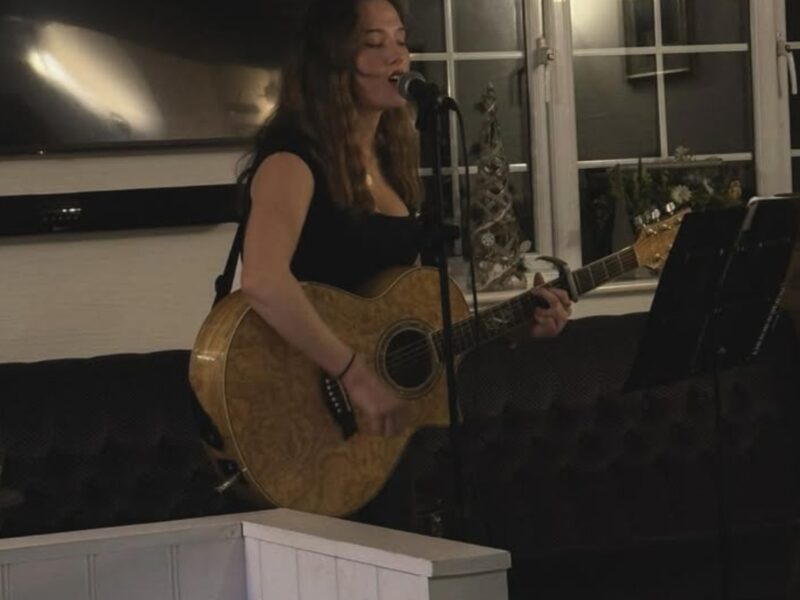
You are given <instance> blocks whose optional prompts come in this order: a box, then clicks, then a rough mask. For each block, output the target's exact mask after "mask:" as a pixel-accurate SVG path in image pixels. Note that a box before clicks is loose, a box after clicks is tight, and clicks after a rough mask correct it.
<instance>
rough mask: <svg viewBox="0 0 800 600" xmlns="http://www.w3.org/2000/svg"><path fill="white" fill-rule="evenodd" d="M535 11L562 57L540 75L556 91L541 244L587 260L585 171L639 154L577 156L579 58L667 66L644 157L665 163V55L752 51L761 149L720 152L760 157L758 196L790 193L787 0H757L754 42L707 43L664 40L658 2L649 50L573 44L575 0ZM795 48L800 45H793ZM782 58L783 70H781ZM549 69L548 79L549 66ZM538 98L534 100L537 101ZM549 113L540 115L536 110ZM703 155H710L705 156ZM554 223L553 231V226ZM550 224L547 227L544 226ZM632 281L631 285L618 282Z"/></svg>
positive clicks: (530, 3) (540, 195)
mask: <svg viewBox="0 0 800 600" xmlns="http://www.w3.org/2000/svg"><path fill="white" fill-rule="evenodd" d="M525 1H526V6H527V7H528V8H529V11H528V12H529V14H532V15H534V16H535V15H537V14H540V15H542V18H541V22H539V21H536V20H535V19H534V20H533V21H531V20H529V26H530V28H531V30H532V32H533V34H534V35H536V36H538V35H540V33H541V35H542V36H544V37H546V39H547V42H548V44H549V46H550V47H551V48H552V49H553V51H554V60H552V61H550V62H548V64H547V66H546V67H543V68H537V73H536V74H535V75H534V77H537V76H538V79H535V80H534V83H536V86H534V85H531V86H530V89H531V90H536V89H537V86H538V87H540V88H543V89H546V90H547V93H548V98H547V99H548V109H547V119H548V130H549V154H548V157H547V159H546V160H543V159H542V158H541V153H542V150H541V146H540V145H536V144H534V146H533V148H532V149H531V155H532V156H533V157H534V158H535V159H536V158H538V162H540V163H541V164H536V165H534V169H535V171H536V173H537V174H538V173H539V171H540V168H545V167H547V165H552V166H550V167H549V170H548V172H549V176H550V182H549V183H550V188H549V190H548V189H546V187H545V185H544V182H545V181H547V177H546V175H545V174H543V175H541V178H540V181H539V183H540V185H539V186H537V187H536V188H534V189H536V191H537V194H536V196H535V199H534V201H535V202H536V203H537V206H536V209H535V211H536V212H535V214H536V215H537V221H538V222H537V229H536V231H537V239H541V240H543V241H548V240H552V243H550V244H547V243H543V244H542V245H541V246H540V247H539V248H538V250H539V251H544V252H548V251H550V250H551V249H552V251H554V252H555V253H556V254H557V255H560V256H562V257H564V258H565V259H567V260H568V261H569V262H570V264H572V265H579V264H581V242H580V212H579V204H580V203H579V200H578V199H579V190H578V172H579V170H580V169H587V168H598V167H610V166H613V165H616V164H635V163H636V162H637V159H635V158H634V159H631V158H620V159H619V160H594V161H579V160H578V156H577V128H576V121H577V114H576V110H575V99H574V75H573V65H572V60H573V56H581V55H583V56H589V55H602V56H612V55H625V54H648V55H653V54H654V55H655V56H656V61H657V63H656V66H657V70H658V71H659V75H658V78H657V94H658V106H659V132H660V140H661V141H660V154H661V156H659V157H654V158H649V159H643V162H645V163H648V162H659V161H662V160H664V159H665V158H668V157H669V155H670V154H669V147H668V146H669V140H668V138H667V123H666V110H665V107H666V93H665V83H664V75H663V74H662V73H660V72H661V71H663V57H664V55H665V54H677V53H681V54H683V53H687V52H688V53H703V52H714V53H719V52H743V51H748V50H749V51H750V52H751V66H752V77H753V79H752V85H753V113H754V114H753V119H754V123H753V125H754V129H753V131H754V133H753V136H754V152H753V153H750V152H743V153H729V154H715V155H714V156H715V157H717V158H722V159H723V161H726V162H729V161H733V162H739V161H750V160H753V161H754V163H755V164H754V167H755V173H756V186H757V193H758V194H762V195H763V194H773V193H779V192H788V191H791V189H792V181H791V157H798V156H800V150H797V149H794V150H793V149H792V148H791V143H790V129H789V103H788V95H787V94H786V90H787V89H788V88H787V85H788V83H787V80H788V78H787V74H786V73H787V69H786V68H785V66H784V65H781V63H780V62H779V61H780V60H784V61H785V59H779V57H778V52H777V47H778V46H777V36H778V34H780V33H782V34H783V38H784V39H785V35H786V24H785V21H786V15H785V0H750V1H749V11H750V23H751V27H750V28H751V32H750V33H751V39H750V41H749V42H748V43H738V44H706V45H692V46H663V45H662V39H661V4H660V2H659V0H653V3H654V17H655V25H656V39H655V45H654V46H651V47H646V48H636V49H630V48H628V49H626V48H608V49H591V50H577V51H574V50H573V48H572V27H571V16H570V15H571V12H570V10H571V7H570V0H525ZM790 47H792V48H798V47H800V43H798V42H795V43H792V44H790ZM776 64H777V65H778V68H776ZM543 70H545V71H547V72H548V73H547V76H546V77H547V78H549V82H550V83H549V90H548V89H547V88H548V83H547V79H546V78H545V75H543V74H542V73H541V71H543ZM532 104H533V102H532ZM534 114H535V115H538V116H539V118H541V116H540V114H539V113H536V112H534ZM541 123H542V121H540V120H534V121H532V128H533V129H534V131H538V130H540V129H541V125H540V124H541ZM697 158H708V156H705V155H698V156H697ZM550 227H552V236H551V237H548V232H547V229H548V228H550ZM540 229H542V230H543V231H540ZM618 285H625V284H618ZM630 285H632V286H641V282H636V283H631V284H630Z"/></svg>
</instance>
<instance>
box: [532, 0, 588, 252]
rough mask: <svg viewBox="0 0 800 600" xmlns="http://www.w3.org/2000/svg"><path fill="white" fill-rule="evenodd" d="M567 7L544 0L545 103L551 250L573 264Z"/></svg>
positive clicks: (573, 125) (575, 199)
mask: <svg viewBox="0 0 800 600" xmlns="http://www.w3.org/2000/svg"><path fill="white" fill-rule="evenodd" d="M570 11H571V8H570V2H569V1H568V0H566V1H562V0H559V1H555V0H543V11H542V13H543V16H544V19H543V21H544V27H545V33H546V36H547V39H548V41H549V43H550V46H551V47H552V48H553V51H554V55H555V60H554V61H553V62H552V64H551V66H550V67H549V68H550V69H551V73H550V99H549V100H550V101H549V104H548V132H549V139H550V180H551V186H550V188H551V198H552V202H551V203H550V205H551V207H552V235H553V253H554V254H555V255H556V256H558V257H560V258H562V259H564V260H566V261H567V262H568V263H569V264H571V265H573V266H576V265H580V264H581V263H582V255H581V222H580V202H579V198H580V190H579V188H578V140H577V115H576V109H575V81H574V77H573V69H572V26H571V20H572V19H571V12H570Z"/></svg>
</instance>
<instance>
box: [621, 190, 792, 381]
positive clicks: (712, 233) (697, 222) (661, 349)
mask: <svg viewBox="0 0 800 600" xmlns="http://www.w3.org/2000/svg"><path fill="white" fill-rule="evenodd" d="M798 207H800V196H783V197H781V196H773V197H768V198H753V199H751V200H750V202H748V204H747V207H742V208H736V209H728V210H721V211H707V212H701V213H689V214H688V215H687V216H686V217H685V218H684V221H683V223H682V224H681V228H680V230H679V232H678V236H677V238H676V239H675V243H674V245H673V248H672V250H670V253H669V257H668V259H667V262H666V265H665V266H664V270H663V272H662V273H661V277H660V279H659V282H658V288H657V290H656V294H655V297H654V298H653V304H652V306H651V308H650V313H649V315H648V319H647V324H646V326H645V331H644V334H643V336H642V339H641V340H640V343H639V352H638V355H637V356H636V358H635V360H634V363H633V367H632V369H631V373H630V376H629V377H628V380H627V382H626V383H625V385H624V386H623V391H631V390H635V389H641V388H645V387H650V386H653V385H658V384H665V383H670V382H672V381H676V380H679V379H683V378H686V377H691V376H693V375H699V374H702V373H710V372H711V371H712V370H714V369H726V368H731V367H736V366H740V365H742V364H745V363H747V362H749V361H751V360H752V359H754V358H755V357H756V356H757V355H758V353H759V351H760V349H761V345H762V343H763V342H764V339H765V337H766V336H767V334H768V333H769V331H770V329H771V327H772V325H773V324H774V322H775V318H776V317H777V314H778V301H779V300H780V294H781V291H782V289H783V282H784V279H785V278H786V271H787V268H788V265H789V259H790V258H791V253H792V248H793V246H794V241H795V238H796V236H797V226H798Z"/></svg>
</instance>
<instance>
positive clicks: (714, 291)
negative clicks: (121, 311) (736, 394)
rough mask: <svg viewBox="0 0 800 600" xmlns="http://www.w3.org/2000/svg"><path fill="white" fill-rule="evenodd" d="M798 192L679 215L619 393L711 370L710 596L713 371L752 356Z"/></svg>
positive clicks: (775, 291) (786, 253)
mask: <svg viewBox="0 0 800 600" xmlns="http://www.w3.org/2000/svg"><path fill="white" fill-rule="evenodd" d="M798 205H800V197H798V196H783V197H781V196H772V197H762V198H759V197H756V198H752V199H751V200H750V201H749V202H748V204H747V206H746V207H742V208H736V209H729V210H723V211H708V212H702V213H690V214H689V215H687V216H686V217H685V218H684V221H683V223H682V224H681V228H680V230H679V232H678V236H677V238H676V239H675V243H674V246H673V248H672V249H671V250H670V253H669V257H668V258H667V262H666V265H665V266H664V270H663V272H662V274H661V277H660V279H659V282H658V288H657V289H656V294H655V297H654V298H653V304H652V306H651V308H650V313H649V315H648V319H647V324H646V325H645V330H644V334H643V336H642V338H641V339H640V341H639V351H638V353H637V356H636V358H635V359H634V362H633V366H632V370H631V373H630V375H629V377H628V380H627V381H626V383H625V385H624V386H623V388H622V391H623V392H627V391H632V390H638V389H642V388H647V387H651V386H654V385H660V384H666V383H670V382H673V381H677V380H680V379H685V378H688V377H692V376H696V375H701V374H711V375H712V376H713V380H714V404H715V430H716V433H715V436H716V444H715V445H716V470H717V477H716V479H717V481H716V487H717V503H718V517H719V532H718V546H719V561H720V573H719V576H720V582H719V585H720V597H721V598H722V599H726V598H729V597H730V581H729V577H728V574H729V572H730V568H729V557H728V550H727V545H728V544H727V542H728V528H727V519H726V511H725V502H724V493H723V479H724V475H723V453H722V443H721V436H720V429H721V422H722V399H721V394H720V383H719V374H720V371H721V370H723V369H729V368H732V367H736V366H741V365H744V364H746V363H748V362H750V361H751V360H753V359H754V358H755V357H756V356H757V355H758V353H759V351H760V350H761V347H762V345H763V343H764V340H765V339H766V337H767V335H768V333H769V332H770V331H771V330H772V327H773V325H774V323H775V321H776V318H777V316H778V305H779V302H780V298H781V294H782V291H783V287H784V281H785V279H786V274H787V270H788V266H789V261H790V259H791V255H792V251H793V247H794V244H795V239H796V237H797V230H798V216H800V212H799V211H798Z"/></svg>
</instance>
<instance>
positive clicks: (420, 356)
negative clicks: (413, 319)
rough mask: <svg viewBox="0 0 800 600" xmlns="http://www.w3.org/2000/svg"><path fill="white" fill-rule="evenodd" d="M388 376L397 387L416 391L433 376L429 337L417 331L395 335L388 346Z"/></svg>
mask: <svg viewBox="0 0 800 600" xmlns="http://www.w3.org/2000/svg"><path fill="white" fill-rule="evenodd" d="M385 360H386V374H387V375H388V377H389V379H391V380H392V381H393V382H394V383H395V384H396V385H397V386H399V387H401V388H405V389H416V388H419V387H421V386H422V385H424V384H425V383H426V382H427V381H428V378H429V377H430V375H431V371H432V368H433V361H432V358H431V347H430V344H429V341H428V336H427V334H426V333H425V332H424V331H419V330H417V329H403V330H400V331H398V332H397V333H395V334H394V335H392V336H391V338H390V339H389V342H388V344H387V345H386V354H385Z"/></svg>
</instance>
